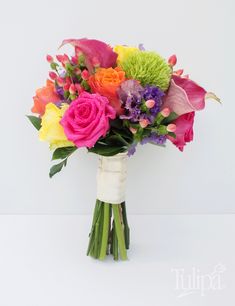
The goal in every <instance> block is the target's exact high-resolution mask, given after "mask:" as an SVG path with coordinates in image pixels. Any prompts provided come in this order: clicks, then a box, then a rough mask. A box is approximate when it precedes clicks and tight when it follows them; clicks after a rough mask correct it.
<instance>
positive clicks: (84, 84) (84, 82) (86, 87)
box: [81, 80, 91, 91]
mask: <svg viewBox="0 0 235 306" xmlns="http://www.w3.org/2000/svg"><path fill="white" fill-rule="evenodd" d="M81 85H82V87H83V88H84V89H85V90H88V91H89V90H90V89H91V88H90V86H89V84H88V83H87V81H86V80H83V81H82V83H81Z"/></svg>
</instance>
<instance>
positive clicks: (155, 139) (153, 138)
mask: <svg viewBox="0 0 235 306" xmlns="http://www.w3.org/2000/svg"><path fill="white" fill-rule="evenodd" d="M149 142H151V143H153V144H156V145H164V144H165V142H166V136H165V135H158V134H157V133H151V134H150V135H149V136H147V137H145V138H143V139H142V141H141V142H140V143H141V144H142V145H144V144H146V143H149Z"/></svg>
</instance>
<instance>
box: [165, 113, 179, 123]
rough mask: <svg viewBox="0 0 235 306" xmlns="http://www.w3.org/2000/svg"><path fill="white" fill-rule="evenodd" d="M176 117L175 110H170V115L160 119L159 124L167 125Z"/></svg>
mask: <svg viewBox="0 0 235 306" xmlns="http://www.w3.org/2000/svg"><path fill="white" fill-rule="evenodd" d="M178 117H179V116H178V115H177V114H176V113H175V112H171V113H170V115H169V116H168V117H167V118H165V119H163V120H162V122H161V124H165V125H167V124H169V123H171V122H172V121H174V120H175V119H176V118H178Z"/></svg>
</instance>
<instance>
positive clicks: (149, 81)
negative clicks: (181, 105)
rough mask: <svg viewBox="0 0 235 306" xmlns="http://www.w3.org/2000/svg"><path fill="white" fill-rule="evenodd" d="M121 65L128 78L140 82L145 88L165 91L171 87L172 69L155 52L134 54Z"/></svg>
mask: <svg viewBox="0 0 235 306" xmlns="http://www.w3.org/2000/svg"><path fill="white" fill-rule="evenodd" d="M120 65H121V68H122V69H123V70H124V71H125V73H126V77H127V78H132V79H135V80H138V81H140V83H141V85H143V86H145V85H155V86H157V87H158V88H160V89H161V90H163V91H166V90H167V89H168V87H169V82H170V78H171V74H172V69H171V67H170V66H169V65H168V63H167V62H166V61H165V59H164V58H162V57H161V56H160V55H158V54H157V53H155V52H148V51H141V52H139V51H137V52H134V53H132V54H130V55H129V56H128V57H127V58H126V59H125V60H124V61H123V62H122V63H121V64H120Z"/></svg>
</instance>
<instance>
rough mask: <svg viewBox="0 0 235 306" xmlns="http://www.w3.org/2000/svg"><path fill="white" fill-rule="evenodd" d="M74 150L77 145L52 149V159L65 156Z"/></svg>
mask: <svg viewBox="0 0 235 306" xmlns="http://www.w3.org/2000/svg"><path fill="white" fill-rule="evenodd" d="M76 150H77V147H64V148H58V149H56V150H55V151H54V153H53V155H52V160H55V159H64V158H67V157H69V156H70V155H71V154H72V153H73V152H74V151H76Z"/></svg>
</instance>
